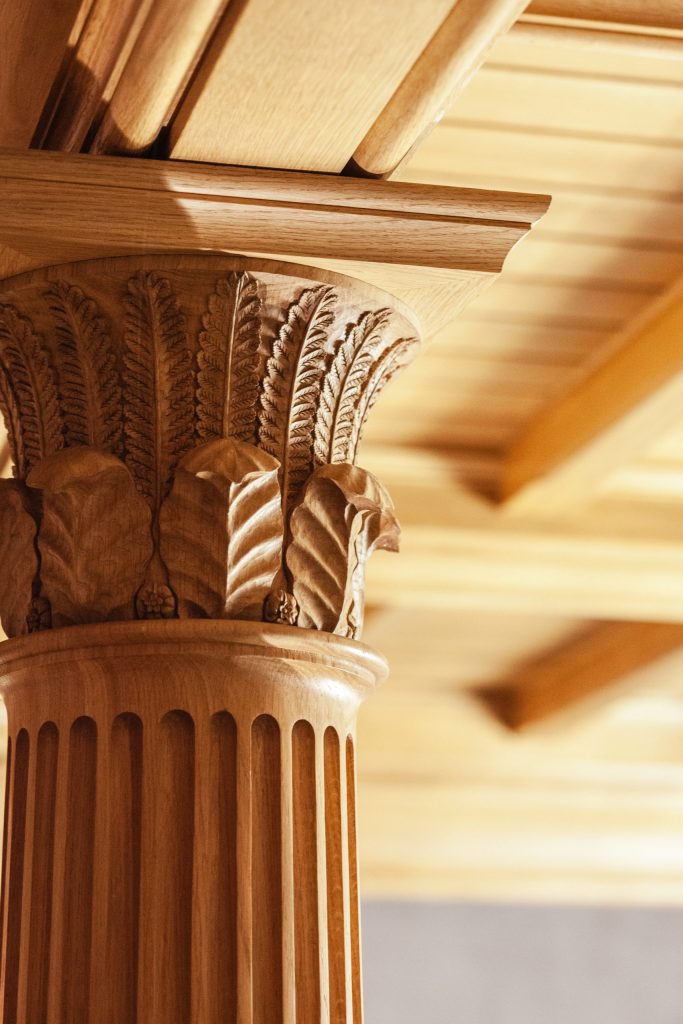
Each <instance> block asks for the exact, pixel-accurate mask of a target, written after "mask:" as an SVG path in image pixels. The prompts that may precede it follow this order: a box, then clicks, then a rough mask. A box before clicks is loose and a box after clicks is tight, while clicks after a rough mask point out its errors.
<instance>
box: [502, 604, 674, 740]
mask: <svg viewBox="0 0 683 1024" xmlns="http://www.w3.org/2000/svg"><path fill="white" fill-rule="evenodd" d="M681 646H683V624H681V623H672V622H610V623H600V624H598V625H596V626H592V627H591V628H590V629H589V630H587V631H586V632H584V633H582V634H581V635H579V636H577V637H575V638H574V639H573V640H572V641H571V642H569V643H566V644H563V645H562V646H560V647H558V648H556V649H555V650H553V651H550V652H548V653H547V654H545V655H544V656H543V657H541V658H539V659H537V660H535V661H533V662H531V663H530V664H527V665H523V666H522V667H520V668H519V670H518V671H516V672H515V674H514V676H513V677H511V678H510V679H509V680H506V682H505V683H504V684H503V685H502V686H500V687H496V688H495V690H493V691H489V690H485V691H483V695H484V696H485V697H486V698H487V700H491V699H492V698H493V699H494V701H495V704H496V706H497V707H498V709H499V712H500V713H501V717H502V718H503V719H504V721H505V722H506V723H507V724H508V725H510V726H511V727H512V728H514V729H523V728H525V727H527V726H530V725H538V724H539V723H542V724H544V725H545V724H551V725H553V726H556V725H557V724H558V723H560V722H562V723H564V722H565V721H567V720H568V719H570V720H573V719H574V718H575V716H576V715H577V714H584V715H585V714H586V713H587V712H588V711H589V710H593V709H594V708H595V707H596V706H597V705H599V704H602V703H603V702H606V701H608V700H613V699H615V697H616V696H621V694H622V693H623V692H624V690H625V688H626V687H627V686H628V680H629V677H631V676H632V674H633V673H635V672H636V671H637V670H638V669H641V668H645V667H646V666H647V665H649V664H651V663H652V662H654V661H656V660H658V659H659V658H662V657H664V656H665V655H666V654H671V653H672V652H673V651H675V650H677V649H678V648H680V647H681Z"/></svg>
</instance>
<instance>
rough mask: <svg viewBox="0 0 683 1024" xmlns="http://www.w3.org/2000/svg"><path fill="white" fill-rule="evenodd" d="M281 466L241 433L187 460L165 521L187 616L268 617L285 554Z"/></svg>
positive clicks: (163, 537)
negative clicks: (265, 609)
mask: <svg viewBox="0 0 683 1024" xmlns="http://www.w3.org/2000/svg"><path fill="white" fill-rule="evenodd" d="M279 468H280V465H279V463H278V462H277V460H276V459H273V458H272V457H271V456H270V455H268V454H266V453H265V452H263V451H261V450H260V449H259V448H256V447H255V446H253V445H250V444H246V443H245V442H243V441H238V440H236V439H235V438H226V439H221V440H214V441H208V442H206V443H205V444H203V445H199V447H197V448H195V449H194V450H193V451H191V452H189V453H188V454H187V455H186V456H185V457H184V458H183V459H181V460H180V463H179V465H178V469H177V470H176V474H175V479H174V482H173V488H172V490H171V493H170V495H169V497H168V498H167V499H166V501H165V502H164V505H163V506H162V509H161V515H160V519H159V526H160V544H161V556H162V558H163V560H164V563H165V565H166V567H167V569H168V574H169V582H170V584H171V587H172V588H173V590H174V591H175V593H176V595H177V597H178V608H179V612H180V615H181V616H182V615H198V614H199V615H206V616H208V617H210V618H221V617H228V618H237V619H239V618H247V619H260V618H261V610H262V607H263V602H264V600H265V598H266V596H267V594H268V592H269V591H270V588H271V586H272V583H273V580H274V578H275V576H276V574H277V572H278V570H279V568H280V563H281V558H282V534H283V524H282V506H281V494H280V485H279V480H278V471H279Z"/></svg>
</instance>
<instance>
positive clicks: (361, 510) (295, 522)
mask: <svg viewBox="0 0 683 1024" xmlns="http://www.w3.org/2000/svg"><path fill="white" fill-rule="evenodd" d="M290 531H291V541H290V543H289V545H288V547H287V554H286V562H287V570H288V572H289V574H290V575H291V579H292V591H293V595H294V598H295V599H296V602H297V604H298V606H299V618H298V625H299V626H305V627H307V628H313V629H324V630H327V631H328V632H330V633H339V634H341V635H342V636H352V637H356V636H358V635H359V633H360V630H361V627H362V621H363V582H364V569H365V562H366V561H367V559H368V558H369V556H370V555H371V554H372V552H373V551H374V550H375V548H378V547H380V548H385V549H387V550H389V551H397V550H398V537H399V528H398V522H397V520H396V516H395V514H394V508H393V505H392V502H391V499H390V497H389V495H388V493H387V491H386V490H385V489H384V487H382V485H381V484H380V483H379V481H377V480H376V479H375V478H374V477H373V476H371V474H370V473H366V472H365V470H363V469H359V468H357V467H355V466H350V465H343V464H340V465H334V466H322V467H320V469H317V470H316V471H315V472H314V473H313V474H312V475H311V477H310V478H309V480H308V482H307V484H306V486H305V488H304V491H303V494H302V496H301V500H300V502H299V504H298V505H297V506H296V508H295V509H294V511H293V512H292V516H291V521H290Z"/></svg>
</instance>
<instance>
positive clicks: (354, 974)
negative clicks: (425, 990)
mask: <svg viewBox="0 0 683 1024" xmlns="http://www.w3.org/2000/svg"><path fill="white" fill-rule="evenodd" d="M346 801H347V811H346V813H347V822H348V835H349V890H350V900H349V902H350V910H351V914H350V917H351V920H350V922H349V923H350V928H351V985H352V996H353V1024H362V1022H363V989H362V978H363V972H362V959H361V947H360V896H359V892H358V838H357V834H356V753H355V750H354V747H353V739H352V737H351V736H347V738H346Z"/></svg>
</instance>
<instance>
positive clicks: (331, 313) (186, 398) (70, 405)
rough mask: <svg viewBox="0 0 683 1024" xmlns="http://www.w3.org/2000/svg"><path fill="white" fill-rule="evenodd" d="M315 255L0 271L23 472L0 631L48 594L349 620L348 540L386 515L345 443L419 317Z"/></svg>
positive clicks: (374, 535) (354, 589)
mask: <svg viewBox="0 0 683 1024" xmlns="http://www.w3.org/2000/svg"><path fill="white" fill-rule="evenodd" d="M285 270H286V271H287V272H286V273H285V272H284V271H285ZM310 273H311V272H310V271H307V270H305V269H304V268H297V267H291V266H290V267H283V266H282V265H278V264H267V263H264V262H262V261H261V262H259V263H258V264H256V263H252V262H251V261H249V260H244V259H237V258H226V257H212V256H177V257H169V256H158V257H146V258H139V257H122V258H118V259H108V260H94V261H84V262H83V263H77V264H70V265H65V266H62V267H52V268H49V269H48V270H45V271H35V272H33V273H31V274H27V275H23V276H21V277H18V278H14V279H10V280H8V281H5V282H4V283H3V285H2V289H1V293H0V408H1V409H2V413H3V415H4V416H5V419H6V422H7V426H8V431H9V436H10V443H11V447H12V456H13V461H14V471H15V476H16V477H17V479H18V481H22V487H21V488H19V487H18V486H17V487H15V488H14V489H12V488H8V487H5V488H3V489H2V490H1V491H0V516H3V517H4V518H5V519H8V517H9V519H10V520H11V522H12V529H11V530H5V531H3V533H2V536H1V537H0V558H2V559H3V561H4V562H8V561H9V562H10V563H11V564H15V563H16V562H21V561H22V559H23V560H24V562H26V559H25V558H24V556H23V555H17V551H18V550H21V551H26V550H29V549H30V552H31V555H30V558H29V559H28V562H26V565H25V568H23V570H22V571H21V572H19V573H18V574H17V576H16V579H15V585H14V586H13V588H12V594H11V596H10V595H8V594H4V593H0V617H1V618H2V621H3V625H4V628H5V629H6V630H7V631H8V632H9V633H10V635H17V634H20V633H24V632H27V631H30V630H31V629H32V628H36V627H37V626H41V627H42V626H44V625H45V624H46V623H48V621H49V619H50V613H51V622H52V625H53V626H63V625H73V624H76V623H85V622H104V621H107V620H110V619H132V618H136V617H137V618H177V617H180V618H187V617H190V618H195V617H200V618H202V617H209V618H247V619H252V620H260V619H264V618H265V619H266V620H267V621H273V622H280V623H287V624H298V625H301V626H304V627H308V628H315V629H320V630H326V631H328V632H333V633H338V634H341V635H345V636H353V637H355V636H358V635H359V633H360V629H361V625H362V604H363V602H362V581H363V568H364V564H365V560H366V558H367V557H368V555H369V554H370V553H371V551H372V550H373V549H374V548H375V547H378V546H379V547H387V548H391V549H395V548H396V545H397V537H398V526H397V524H396V519H395V516H394V514H393V509H392V506H391V502H390V500H389V498H388V496H387V495H386V492H385V491H384V490H383V489H382V488H381V486H380V485H379V484H378V483H377V481H375V480H373V478H372V477H371V476H370V475H369V474H368V473H364V472H363V471H361V470H357V469H355V468H354V466H353V463H354V462H355V458H356V452H357V448H358V443H359V440H360V437H361V434H362V429H363V424H364V422H365V420H366V418H367V415H368V413H369V411H370V409H371V407H372V405H373V403H374V401H375V400H376V398H377V396H378V395H379V393H380V391H381V389H382V388H383V387H384V386H385V384H386V383H387V381H388V380H389V379H390V378H391V377H392V376H393V375H394V373H396V372H397V371H398V370H399V369H400V368H401V367H402V366H403V365H405V363H406V362H407V361H408V360H409V359H410V358H411V356H412V354H413V352H414V350H415V349H416V346H417V340H416V329H415V325H414V323H412V322H411V321H410V320H409V319H408V318H407V315H406V314H405V312H404V311H402V310H399V309H396V308H395V307H394V306H392V304H391V300H390V297H389V296H387V295H385V294H383V293H378V292H375V291H373V290H369V289H367V288H365V287H364V286H362V285H360V284H359V283H358V282H354V281H352V280H350V279H345V278H341V277H332V276H329V278H328V279H326V280H324V281H320V280H319V279H313V280H312V279H311V277H310ZM320 276H321V275H320V274H319V273H317V274H316V277H317V278H319V277H320ZM29 540H30V544H29ZM24 609H25V613H24Z"/></svg>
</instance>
